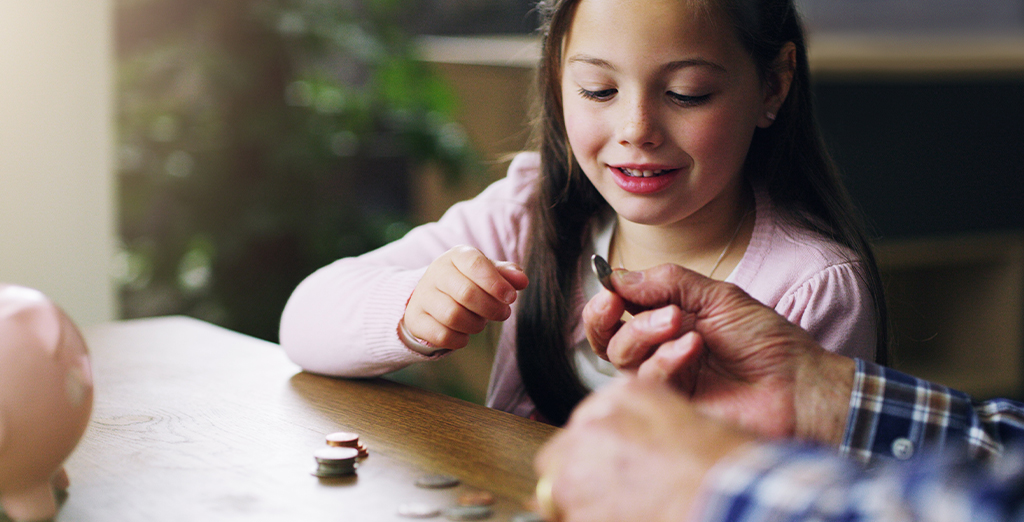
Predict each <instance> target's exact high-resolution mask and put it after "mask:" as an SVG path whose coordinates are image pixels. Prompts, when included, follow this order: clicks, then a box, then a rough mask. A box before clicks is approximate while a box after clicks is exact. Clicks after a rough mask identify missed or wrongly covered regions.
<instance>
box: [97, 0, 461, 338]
mask: <svg viewBox="0 0 1024 522" xmlns="http://www.w3.org/2000/svg"><path fill="white" fill-rule="evenodd" d="M415 6H416V3H415V2H408V1H406V2H403V1H400V0H348V1H344V0H339V1H322V0H222V1H217V2H206V1H199V0H121V1H120V3H119V4H118V17H117V24H118V27H117V34H118V37H117V38H118V42H117V47H118V67H119V71H118V72H119V79H118V127H119V133H120V138H119V148H120V150H119V177H118V179H119V189H120V196H119V199H120V234H121V240H122V247H121V249H120V254H119V263H118V267H119V272H118V274H117V276H118V277H119V279H120V282H121V296H122V315H123V316H124V317H126V318H132V317H145V316H152V315H165V314H186V315H191V316H194V317H198V318H201V319H204V320H208V321H211V322H213V323H216V324H220V325H223V326H226V327H229V328H232V329H235V330H238V331H241V332H244V333H247V334H250V335H255V336H257V337H261V338H264V339H268V340H272V341H276V339H277V325H278V320H279V317H280V313H281V310H282V308H283V306H284V303H285V301H286V300H287V297H288V295H290V293H291V291H292V290H293V289H294V288H295V286H296V285H297V284H298V283H299V281H301V280H302V278H303V277H305V276H306V275H308V274H309V273H311V272H312V271H313V270H315V269H316V268H319V267H320V266H323V265H325V264H328V263H329V262H331V261H333V260H335V259H337V258H339V257H344V256H351V255H357V254H360V253H362V252H365V251H367V250H370V249H373V248H376V247H378V246H380V245H383V244H385V243H387V242H388V241H390V240H393V239H396V238H398V237H400V236H401V235H403V234H404V233H405V232H406V231H407V230H408V229H409V228H410V227H411V225H412V223H410V219H411V218H410V210H411V209H410V201H409V183H410V175H411V173H412V172H414V171H415V170H416V169H418V168H421V167H423V166H424V165H425V164H427V163H433V164H437V165H438V166H440V167H441V171H442V172H444V173H446V174H447V175H448V178H449V180H457V179H459V178H460V176H466V175H472V174H473V173H474V172H476V168H475V167H474V166H475V165H477V162H476V161H475V158H474V155H473V151H472V150H471V147H470V145H469V144H468V143H467V138H466V135H465V132H464V131H463V130H462V128H461V127H460V126H459V125H458V124H457V123H455V122H454V120H453V119H452V114H453V111H454V110H455V105H456V102H455V99H454V97H453V95H452V93H451V91H450V90H449V88H448V87H447V86H446V85H445V84H444V83H443V81H442V80H441V79H440V77H439V76H438V75H437V74H435V73H434V72H433V71H432V70H431V69H430V68H429V66H428V65H427V64H425V63H424V62H421V61H419V60H417V57H416V53H415V48H414V45H413V43H412V40H411V39H410V38H409V37H408V35H407V34H406V33H405V32H404V31H403V30H402V29H401V27H400V26H399V25H398V24H397V23H396V22H395V20H399V19H401V18H402V16H409V15H408V14H407V13H405V12H404V11H403V10H407V9H414V8H415Z"/></svg>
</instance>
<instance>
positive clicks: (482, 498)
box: [459, 490, 494, 506]
mask: <svg viewBox="0 0 1024 522" xmlns="http://www.w3.org/2000/svg"><path fill="white" fill-rule="evenodd" d="M493 503H494V495H493V494H492V493H491V492H490V491H483V490H477V491H467V492H465V493H463V494H461V495H459V505H460V506H489V505H491V504H493Z"/></svg>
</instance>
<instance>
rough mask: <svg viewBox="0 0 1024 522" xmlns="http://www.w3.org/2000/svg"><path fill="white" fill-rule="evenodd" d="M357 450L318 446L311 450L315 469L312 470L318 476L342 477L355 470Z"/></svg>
mask: <svg viewBox="0 0 1024 522" xmlns="http://www.w3.org/2000/svg"><path fill="white" fill-rule="evenodd" d="M358 456H359V450H357V449H355V448H336V447H327V448H320V449H318V450H316V451H315V452H313V458H315V459H316V464H317V467H316V470H315V471H314V472H313V474H314V475H316V476H318V477H342V476H345V475H351V474H353V473H355V472H356V457H358Z"/></svg>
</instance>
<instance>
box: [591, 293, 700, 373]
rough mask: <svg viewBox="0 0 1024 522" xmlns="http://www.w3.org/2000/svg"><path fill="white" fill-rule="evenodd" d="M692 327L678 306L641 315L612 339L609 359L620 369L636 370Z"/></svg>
mask: <svg viewBox="0 0 1024 522" xmlns="http://www.w3.org/2000/svg"><path fill="white" fill-rule="evenodd" d="M691 324H692V323H691V322H690V321H688V320H687V316H686V315H685V314H683V312H682V310H680V309H679V307H677V306H675V305H669V306H665V307H662V308H658V309H655V310H648V311H646V312H642V313H639V314H637V315H635V316H633V319H632V320H630V321H627V322H625V323H624V324H623V325H622V326H620V327H619V328H618V331H617V332H615V335H614V336H613V337H612V338H611V339H610V340H609V342H608V348H607V356H608V360H609V361H611V363H612V364H614V365H615V366H616V367H618V368H619V369H636V368H638V367H639V366H640V365H641V364H642V363H643V362H644V361H646V360H647V358H648V357H650V355H651V354H652V353H653V352H654V350H655V349H657V347H658V346H660V345H661V344H662V343H665V342H668V341H669V340H671V339H674V338H676V337H679V336H680V335H681V334H682V333H683V332H684V331H686V330H687V329H688V327H689V326H691Z"/></svg>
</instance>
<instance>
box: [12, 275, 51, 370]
mask: <svg viewBox="0 0 1024 522" xmlns="http://www.w3.org/2000/svg"><path fill="white" fill-rule="evenodd" d="M60 314H61V312H60V310H59V309H58V308H57V307H56V306H55V305H54V304H53V303H52V302H50V300H49V299H47V297H46V296H45V295H44V294H43V293H42V292H40V291H38V290H33V289H31V288H25V287H23V286H15V285H9V286H3V287H0V321H3V323H5V324H4V330H5V331H12V330H14V331H19V332H21V335H20V336H19V337H20V338H22V339H35V340H37V341H38V343H39V345H38V348H42V349H43V350H45V351H46V353H48V354H51V355H53V354H55V353H56V351H57V347H58V345H59V344H60V335H61V320H60V318H61V315H60Z"/></svg>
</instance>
